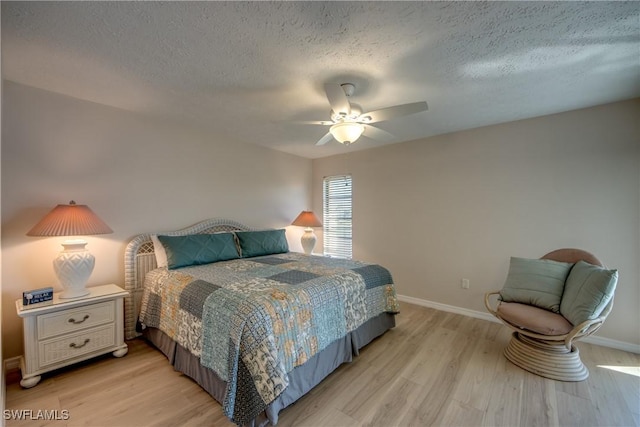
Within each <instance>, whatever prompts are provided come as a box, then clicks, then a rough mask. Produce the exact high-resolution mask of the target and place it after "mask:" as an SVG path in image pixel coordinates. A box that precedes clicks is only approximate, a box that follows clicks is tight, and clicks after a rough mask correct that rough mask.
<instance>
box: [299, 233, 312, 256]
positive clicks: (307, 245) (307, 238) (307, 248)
mask: <svg viewBox="0 0 640 427" xmlns="http://www.w3.org/2000/svg"><path fill="white" fill-rule="evenodd" d="M300 243H302V249H303V250H304V253H305V254H307V255H311V252H313V248H314V247H315V246H316V235H315V233H314V232H313V229H312V228H311V227H307V228H305V230H304V234H303V235H302V237H301V238H300Z"/></svg>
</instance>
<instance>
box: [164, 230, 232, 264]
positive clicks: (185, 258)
mask: <svg viewBox="0 0 640 427" xmlns="http://www.w3.org/2000/svg"><path fill="white" fill-rule="evenodd" d="M158 240H160V243H162V246H164V249H165V251H166V253H167V267H168V268H169V269H170V270H173V269H175V268H180V267H186V266H189V265H201V264H209V263H212V262H217V261H226V260H229V259H235V258H240V256H239V254H238V250H237V249H236V243H235V240H234V238H233V234H232V233H219V234H191V235H189V236H158Z"/></svg>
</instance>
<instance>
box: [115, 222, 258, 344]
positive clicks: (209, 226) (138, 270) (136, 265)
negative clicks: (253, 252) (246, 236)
mask: <svg viewBox="0 0 640 427" xmlns="http://www.w3.org/2000/svg"><path fill="white" fill-rule="evenodd" d="M237 230H239V231H248V230H251V229H250V228H249V227H247V226H245V225H243V224H240V223H239V222H236V221H232V220H229V219H221V218H215V219H208V220H205V221H202V222H199V223H197V224H194V225H192V226H189V227H187V228H183V229H181V230H176V231H167V232H159V233H145V234H139V235H137V236H135V237H134V238H133V239H131V241H130V242H129V244H128V245H127V249H126V250H125V252H124V288H125V289H126V290H127V291H129V296H128V297H126V298H125V303H124V306H125V313H124V316H125V320H124V322H125V324H124V333H125V338H126V339H132V338H135V337H137V336H139V335H140V334H139V333H138V332H136V321H137V319H138V313H139V312H140V303H141V301H142V293H143V289H144V278H145V275H146V274H147V272H149V271H151V270H153V269H154V268H156V266H157V265H156V256H155V253H154V252H153V242H152V241H151V235H152V234H161V235H165V236H186V235H188V234H205V233H215V232H220V231H237Z"/></svg>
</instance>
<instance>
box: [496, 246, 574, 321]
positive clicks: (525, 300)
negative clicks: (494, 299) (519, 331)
mask: <svg viewBox="0 0 640 427" xmlns="http://www.w3.org/2000/svg"><path fill="white" fill-rule="evenodd" d="M572 265H573V264H571V263H568V262H558V261H552V260H548V259H527V258H517V257H511V261H510V264H509V273H508V274H507V280H506V281H505V284H504V287H503V288H502V290H501V291H500V299H501V300H502V301H505V302H517V303H520V304H529V305H533V306H535V307H539V308H544V309H545V310H550V311H553V312H554V313H559V312H560V300H561V299H562V292H563V290H564V282H565V280H566V279H567V276H568V274H569V270H570V269H571V266H572Z"/></svg>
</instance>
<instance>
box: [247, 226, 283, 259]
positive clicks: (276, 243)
mask: <svg viewBox="0 0 640 427" xmlns="http://www.w3.org/2000/svg"><path fill="white" fill-rule="evenodd" d="M236 236H238V240H239V241H240V249H241V250H242V253H241V255H242V258H249V257H254V256H262V255H271V254H281V253H284V252H289V244H288V243H287V238H286V236H285V230H284V229H281V230H263V231H236Z"/></svg>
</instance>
